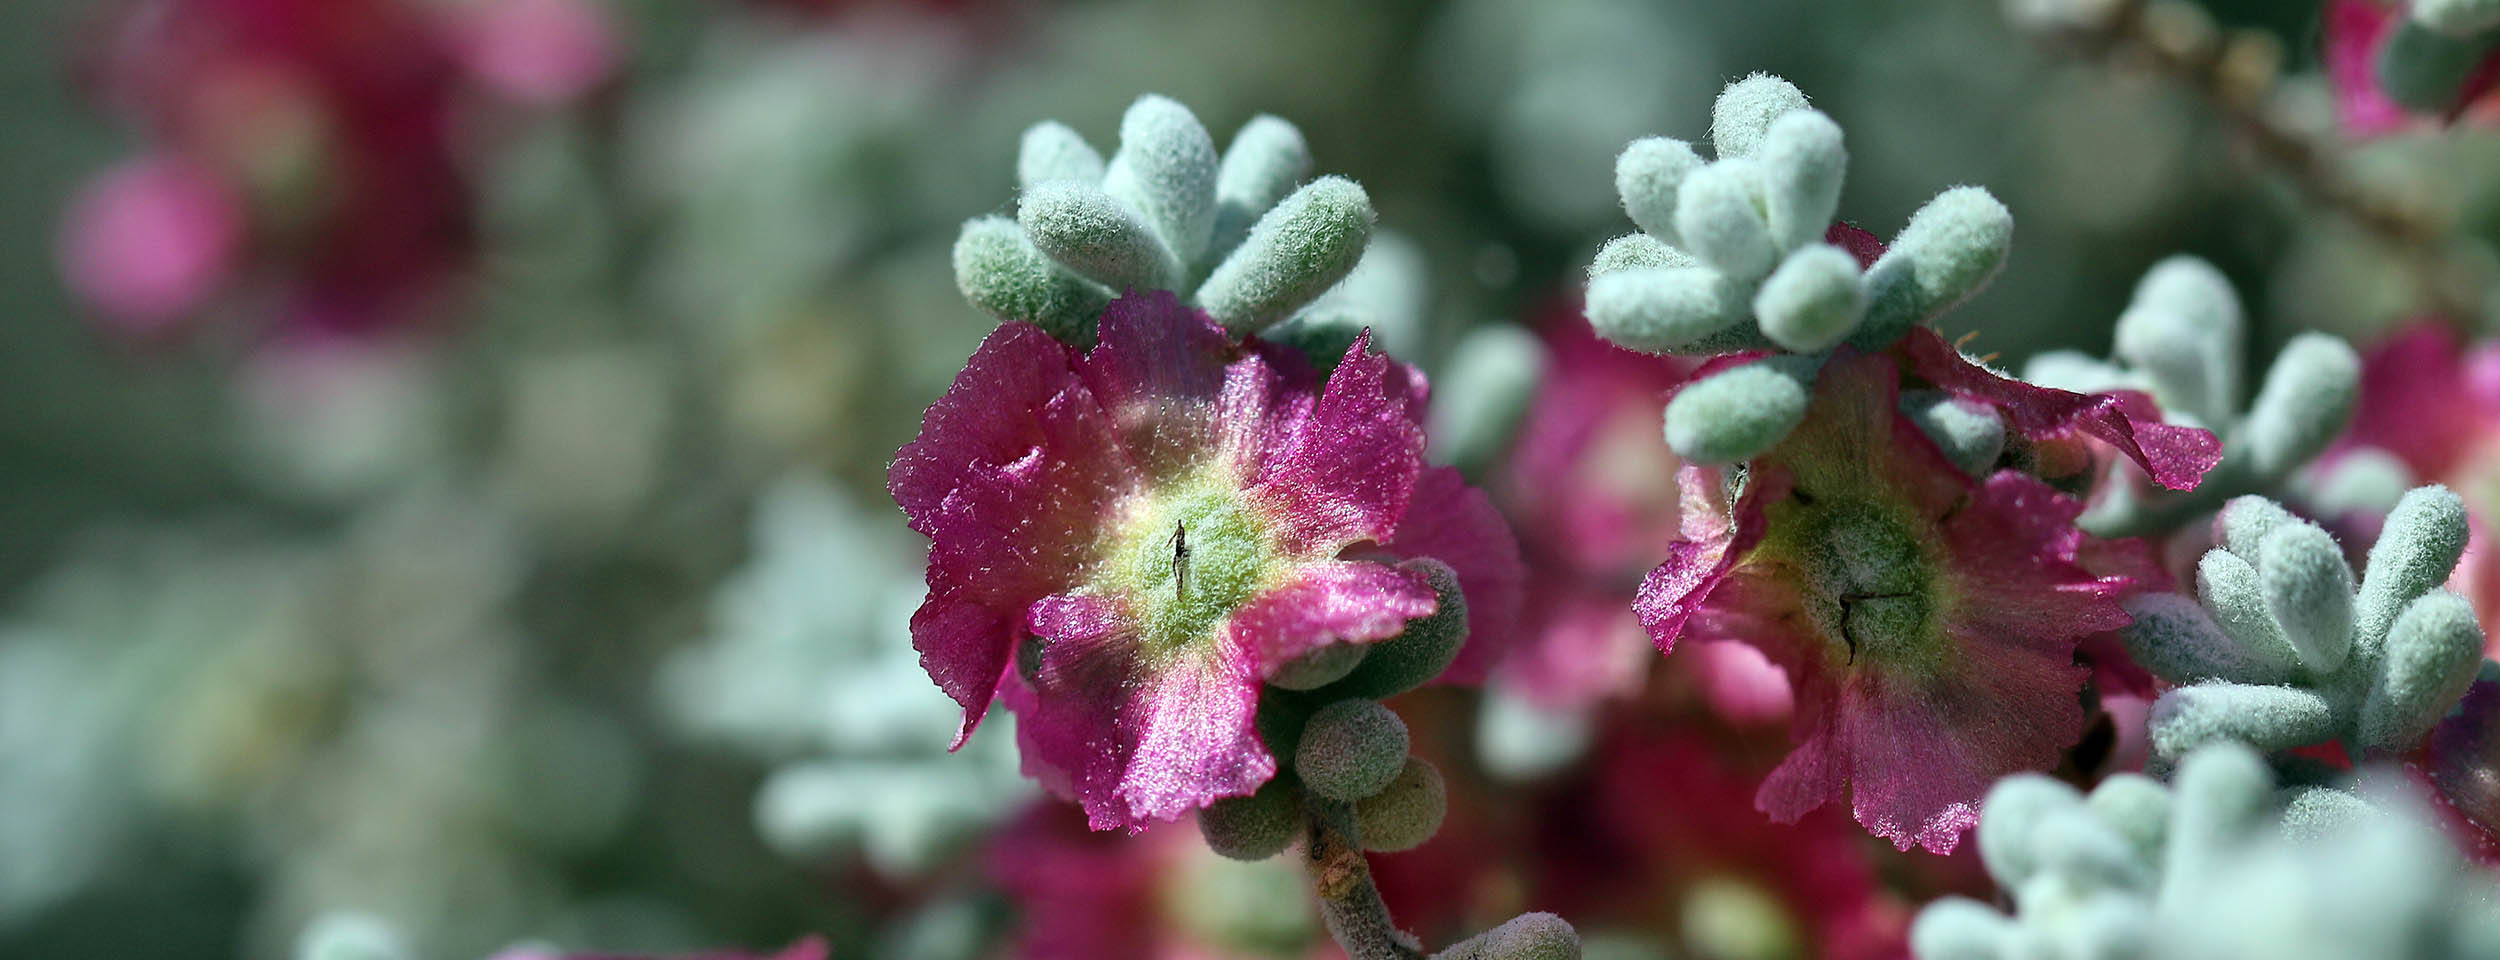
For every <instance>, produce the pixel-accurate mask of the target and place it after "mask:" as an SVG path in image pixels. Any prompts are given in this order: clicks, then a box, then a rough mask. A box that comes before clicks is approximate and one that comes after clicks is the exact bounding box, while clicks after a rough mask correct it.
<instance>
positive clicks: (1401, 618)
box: [1226, 560, 1437, 677]
mask: <svg viewBox="0 0 2500 960" xmlns="http://www.w3.org/2000/svg"><path fill="white" fill-rule="evenodd" d="M1435 606H1437V600H1436V598H1435V597H1434V596H1433V593H1432V585H1431V583H1430V582H1429V581H1427V580H1425V579H1424V576H1423V575H1422V574H1419V573H1415V572H1413V571H1410V570H1401V569H1398V568H1396V567H1392V566H1386V565H1383V564H1377V563H1359V562H1354V561H1348V560H1322V561H1319V562H1317V563H1307V564H1303V565H1302V566H1301V567H1299V568H1298V569H1296V570H1295V572H1294V577H1293V579H1292V580H1290V581H1287V582H1286V583H1285V584H1284V585H1283V586H1280V587H1277V588H1275V589H1273V590H1269V591H1266V592H1264V593H1261V594H1259V595H1258V596H1257V597H1254V598H1252V599H1251V601H1250V602H1249V603H1248V604H1246V605H1244V606H1243V607H1242V608H1241V610H1240V611H1238V612H1236V613H1234V614H1233V618H1232V620H1231V622H1230V624H1229V625H1228V626H1227V627H1226V629H1227V630H1228V631H1229V632H1230V633H1231V635H1232V636H1231V639H1230V641H1229V642H1228V646H1232V647H1234V648H1236V649H1241V650H1247V651H1250V652H1251V653H1252V654H1254V655H1255V656H1256V657H1257V661H1258V664H1259V667H1260V669H1259V674H1260V675H1261V676H1262V677H1264V676H1266V675H1267V674H1270V673H1273V672H1275V670H1276V668H1278V667H1281V666H1284V665H1285V664H1286V663H1288V662H1291V661H1292V660H1293V659H1294V658H1296V657H1300V656H1302V655H1303V654H1305V653H1309V652H1311V651H1312V650H1314V649H1316V648H1319V647H1322V646H1325V645H1327V644H1331V643H1340V642H1356V643H1361V642H1367V641H1372V640H1386V639H1388V638H1390V637H1394V636H1397V635H1398V634H1400V633H1402V632H1404V631H1405V630H1406V622H1407V621H1408V620H1412V619H1414V618H1416V617H1421V616H1428V615H1430V614H1431V613H1432V611H1433V609H1434V607H1435Z"/></svg>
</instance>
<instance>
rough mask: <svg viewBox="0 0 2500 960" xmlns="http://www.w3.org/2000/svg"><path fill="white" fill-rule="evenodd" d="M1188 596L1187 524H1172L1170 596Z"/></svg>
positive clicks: (1178, 597)
mask: <svg viewBox="0 0 2500 960" xmlns="http://www.w3.org/2000/svg"><path fill="white" fill-rule="evenodd" d="M1188 596H1189V525H1188V524H1185V523H1175V524H1173V525H1172V598H1173V599H1175V600H1179V599H1184V598H1187V597H1188Z"/></svg>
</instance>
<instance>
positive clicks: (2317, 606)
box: [2119, 486, 2483, 760]
mask: <svg viewBox="0 0 2500 960" xmlns="http://www.w3.org/2000/svg"><path fill="white" fill-rule="evenodd" d="M2218 526H2219V528H2220V533H2221V540H2222V544H2221V545H2220V546H2217V547H2215V548H2214V549H2213V550H2212V551H2210V552H2208V553H2206V554H2205V556H2204V558H2203V559H2202V560H2201V561H2200V562H2199V563H2198V564H2197V571H2196V591H2197V596H2196V597H2195V598H2193V599H2191V598H2189V597H2187V596H2185V595H2182V594H2176V593H2156V594H2146V595H2142V596H2138V597H2135V598H2132V599H2130V600H2128V601H2127V609H2128V612H2129V613H2130V614H2132V615H2133V616H2134V617H2135V622H2134V623H2133V624H2131V625H2129V626H2127V627H2126V628H2124V629H2122V630H2120V631H2119V636H2120V637H2121V638H2122V639H2123V640H2124V641H2125V643H2126V646H2127V652H2128V654H2129V655H2131V656H2132V657H2134V658H2135V660H2136V662H2138V663H2140V664H2142V665H2144V667H2145V668H2146V669H2149V670H2151V671H2153V672H2154V673H2155V674H2157V675H2159V676H2161V677H2162V678H2163V679H2165V680H2168V681H2171V682H2173V683H2177V684H2181V686H2179V687H2177V688H2175V689H2172V690H2170V691H2169V692H2167V693H2164V694H2162V696H2161V698H2160V699H2159V700H2157V701H2155V702H2154V704H2153V710H2152V714H2151V718H2150V720H2149V728H2150V732H2151V738H2152V746H2153V750H2154V752H2155V754H2156V756H2157V757H2159V758H2161V759H2163V760H2175V759H2176V758H2178V757H2180V756H2182V755H2185V754H2186V753H2187V752H2188V751H2190V750H2193V749H2195V748H2197V747H2200V746H2203V745H2205V744H2208V743H2213V742H2217V741H2236V742H2240V743H2244V744H2247V745H2249V746H2252V747H2255V748H2257V749H2259V750H2262V751H2266V752H2269V753H2271V752H2276V751H2282V750H2288V749H2292V748H2295V747H2302V746H2307V745H2311V744H2317V743H2324V742H2327V741H2329V740H2339V739H2340V740H2342V741H2343V742H2344V743H2345V745H2346V746H2347V747H2348V748H2350V749H2352V750H2354V751H2356V752H2364V753H2368V754H2371V755H2383V754H2392V753H2401V752H2403V751H2405V750H2407V749H2409V748H2411V747H2412V746H2413V745H2414V744H2415V743H2416V742H2417V741H2419V740H2420V739H2421V737H2422V735H2423V734H2424V733H2426V732H2427V731H2429V729H2430V727H2431V725H2432V724H2433V723H2435V722H2437V721H2438V719H2439V718H2440V717H2441V716H2443V715H2445V714H2446V713H2447V712H2448V710H2449V708H2451V707H2452V706H2454V705H2455V703H2456V702H2457V700H2458V698H2459V697H2461V696H2463V695H2464V693H2465V689H2466V687H2467V686H2468V685H2470V684H2471V683H2472V682H2473V678H2474V671H2475V669H2476V667H2477V666H2478V665H2479V663H2480V662H2481V656H2482V649H2483V634H2482V629H2481V627H2480V626H2479V625H2477V624H2476V622H2475V619H2474V611H2473V608H2472V606H2471V605H2470V604H2468V603H2466V601H2465V599H2464V598H2462V597H2459V596H2457V595H2455V594H2453V593H2449V592H2447V591H2446V590H2443V589H2440V584H2441V583H2442V582H2444V581H2445V580H2447V578H2448V573H2449V571H2450V570H2452V569H2453V568H2454V567H2455V566H2456V563H2457V559H2458V557H2459V556H2460V555H2461V554H2462V553H2463V551H2464V547H2465V534H2466V521H2465V508H2464V505H2463V503H2462V502H2461V501H2459V500H2458V499H2457V496H2456V494H2454V493H2451V492H2449V491H2448V490H2447V489H2446V488H2444V487H2437V486H2428V487H2420V488H2416V489H2415V490H2413V491H2412V492H2411V493H2408V494H2406V495H2405V497H2404V499H2403V500H2402V501H2400V502H2399V503H2398V504H2397V506H2396V509H2395V510H2394V511H2393V512H2391V513H2390V514H2389V515H2388V517H2387V523H2386V526H2385V529H2384V531H2383V532H2382V533H2381V534H2380V535H2379V540H2378V543H2377V544H2375V545H2373V546H2372V547H2371V550H2370V559H2369V564H2368V567H2367V568H2366V570H2365V571H2364V573H2363V575H2362V576H2361V577H2360V578H2359V583H2358V586H2357V587H2356V585H2355V578H2354V576H2353V572H2352V569H2351V567H2350V566H2349V565H2347V564H2346V563H2345V562H2344V555H2343V551H2342V549H2341V548H2340V547H2339V546H2337V544H2336V542H2335V538H2334V537H2332V536H2330V535H2328V534H2327V532H2326V531H2325V530H2323V529H2320V528H2319V527H2318V526H2317V525H2315V524H2312V523H2310V522H2309V521H2307V520H2303V519H2301V518H2299V517H2296V516H2293V515H2292V514H2291V513H2290V512H2289V511H2286V510H2284V509H2283V508H2282V507H2280V506H2277V505H2275V504H2274V503H2273V502H2271V501H2268V500H2266V499H2264V498H2262V497H2255V496H2248V497H2241V498H2239V499H2237V500H2233V501H2231V503H2230V505H2229V506H2228V507H2226V508H2225V509H2224V510H2223V512H2222V516H2221V517H2220V519H2219V522H2218Z"/></svg>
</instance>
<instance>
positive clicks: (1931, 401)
mask: <svg viewBox="0 0 2500 960" xmlns="http://www.w3.org/2000/svg"><path fill="white" fill-rule="evenodd" d="M1901 412H1902V413H1903V414H1906V415H1908V416H1909V418H1910V422H1911V423H1915V424H1918V428H1919V430H1920V431H1922V432H1924V433H1926V434H1927V438H1928V439H1930V440H1934V441H1936V446H1937V448H1938V449H1941V450H1943V451H1944V458H1945V459H1947V460H1951V461H1953V466H1954V467H1955V468H1957V469H1959V470H1961V471H1962V472H1963V473H1964V474H1967V475H1969V476H1971V477H1975V478H1984V477H1986V476H1987V475H1988V474H1989V472H1990V471H1991V469H1992V468H1994V467H1995V466H1996V462H1997V457H1998V455H2000V454H2003V453H2004V452H2005V418H2004V417H2001V416H1998V415H1997V411H1996V408H1995V407H1992V406H1989V405H1988V404H1985V403H1982V402H1979V401H1977V400H1972V399H1968V398H1965V397H1957V396H1954V395H1952V394H1949V393H1945V392H1944V391H1941V390H1907V391H1903V392H1902V394H1901Z"/></svg>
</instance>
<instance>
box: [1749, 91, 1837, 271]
mask: <svg viewBox="0 0 2500 960" xmlns="http://www.w3.org/2000/svg"><path fill="white" fill-rule="evenodd" d="M1756 161H1757V162H1758V163H1760V164H1761V165H1762V211H1763V215H1764V217H1765V219H1767V220H1769V221H1770V224H1771V242H1772V243H1775V244H1778V245H1779V248H1780V249H1782V250H1795V249H1797V248H1798V247H1802V246H1805V245H1806V244H1809V243H1813V242H1815V241H1817V240H1820V239H1822V238H1823V232H1824V231H1825V230H1827V229H1829V228H1830V227H1831V224H1832V216H1833V215H1834V214H1836V213H1839V212H1840V184H1841V181H1842V180H1843V179H1844V178H1846V177H1847V176H1848V172H1849V150H1848V148H1846V147H1844V146H1842V145H1841V140H1840V124H1837V123H1833V122H1832V118H1830V117H1827V116H1824V115H1823V112H1822V111H1820V110H1793V111H1790V112H1788V113H1787V114H1784V115H1782V116H1781V117H1780V118H1779V119H1777V120H1774V121H1772V122H1771V129H1770V132H1769V133H1768V134H1766V135H1765V136H1764V137H1763V141H1762V153H1761V155H1760V156H1759V157H1757V158H1756Z"/></svg>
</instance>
